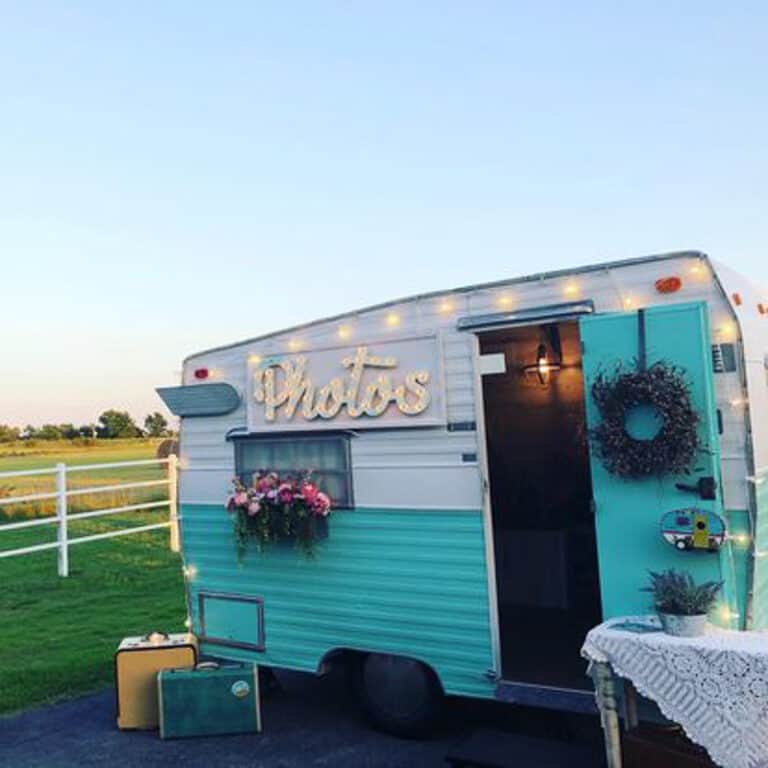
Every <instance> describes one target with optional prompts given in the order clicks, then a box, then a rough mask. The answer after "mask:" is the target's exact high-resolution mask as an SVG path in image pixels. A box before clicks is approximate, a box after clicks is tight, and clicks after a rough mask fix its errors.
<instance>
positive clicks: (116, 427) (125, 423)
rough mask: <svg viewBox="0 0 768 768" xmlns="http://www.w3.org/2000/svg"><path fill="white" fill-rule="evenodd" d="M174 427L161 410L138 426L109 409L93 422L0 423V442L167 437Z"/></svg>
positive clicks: (130, 419) (124, 415)
mask: <svg viewBox="0 0 768 768" xmlns="http://www.w3.org/2000/svg"><path fill="white" fill-rule="evenodd" d="M173 434H174V433H173V430H171V429H169V427H168V420H167V419H166V418H165V416H163V414H162V413H160V412H158V411H155V412H154V413H150V414H148V415H147V416H146V417H145V419H144V426H143V427H140V426H139V425H138V424H137V423H136V422H135V421H134V419H133V417H132V416H131V414H130V413H128V412H127V411H118V410H116V409H114V408H110V409H109V410H108V411H104V413H102V414H101V415H100V416H99V418H98V423H96V424H82V425H80V426H76V425H75V424H43V425H42V426H41V427H33V426H32V425H31V424H28V425H27V426H26V427H24V428H21V427H12V426H9V425H8V424H0V443H12V442H14V441H16V440H74V439H76V438H79V437H85V438H100V439H103V440H110V439H115V438H118V437H121V438H126V437H169V436H172V435H173Z"/></svg>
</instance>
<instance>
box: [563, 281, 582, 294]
mask: <svg viewBox="0 0 768 768" xmlns="http://www.w3.org/2000/svg"><path fill="white" fill-rule="evenodd" d="M563 292H564V293H565V295H566V296H575V295H576V294H577V293H578V292H579V286H578V285H576V283H566V286H565V288H563Z"/></svg>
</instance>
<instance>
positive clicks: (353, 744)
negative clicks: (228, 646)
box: [0, 672, 602, 768]
mask: <svg viewBox="0 0 768 768" xmlns="http://www.w3.org/2000/svg"><path fill="white" fill-rule="evenodd" d="M279 683H280V686H279V688H278V689H277V690H276V691H272V692H270V693H269V694H268V695H266V696H265V698H264V700H263V705H262V715H263V720H264V732H263V733H262V734H261V735H258V736H256V735H252V736H226V737H215V738H197V739H186V740H182V741H162V740H161V739H160V738H159V737H158V735H157V733H156V732H154V731H144V732H141V731H132V732H121V731H118V730H117V728H116V727H115V721H114V692H113V691H111V690H109V691H105V692H102V693H97V694H93V695H90V696H85V697H83V698H80V699H75V700H72V701H67V702H62V703H60V704H55V705H53V706H49V707H44V708H40V709H35V710H30V711H28V712H24V713H22V714H19V715H14V716H11V717H6V718H3V719H0V766H3V767H4V768H5V767H6V766H7V767H8V768H41V767H42V766H45V767H46V768H58V767H59V766H62V767H63V766H82V767H83V768H87V767H88V766H104V765H109V766H110V768H123V767H125V766H142V768H147V767H151V766H173V765H179V766H184V768H196V767H197V766H201V767H202V766H205V768H213V767H215V768H219V767H221V768H227V767H228V766H250V767H251V768H261V767H262V766H263V767H264V768H267V766H268V767H269V768H299V766H302V767H303V766H332V767H333V768H346V767H347V766H349V768H385V767H386V768H389V767H392V768H394V767H396V766H397V767H398V768H399V767H400V766H406V767H407V766H414V767H415V766H419V767H420V768H421V767H424V768H430V766H442V767H445V766H446V765H447V763H446V762H445V757H446V755H447V754H448V753H449V752H451V751H452V750H454V749H455V748H456V746H457V744H459V743H460V742H462V741H463V740H464V739H466V738H467V737H469V736H470V735H471V734H472V733H473V732H477V731H478V729H486V728H492V729H494V731H495V732H496V734H497V735H498V739H499V741H502V740H503V741H504V743H505V750H504V752H505V754H506V753H508V754H509V762H508V765H509V766H515V768H526V767H527V766H530V767H531V768H534V767H535V768H550V766H552V768H558V766H563V767H564V768H565V767H566V766H567V768H581V767H583V768H595V767H596V766H600V765H601V764H602V760H601V757H600V743H601V742H600V731H599V725H598V723H597V720H596V719H595V718H577V717H575V716H565V715H562V714H561V713H549V712H537V711H532V710H523V709H520V708H514V707H510V706H508V705H501V704H496V703H494V702H477V701H468V700H449V701H448V703H447V706H446V712H445V716H444V718H443V722H442V724H441V726H440V728H439V729H438V730H437V731H436V732H435V734H434V735H433V736H432V737H431V738H429V739H426V740H423V741H408V740H401V739H396V738H393V737H391V736H388V735H385V734H382V733H378V732H376V731H374V730H372V729H371V728H370V727H369V726H368V725H367V723H366V722H365V721H364V720H363V718H362V716H361V715H360V713H359V711H358V709H357V707H356V704H355V701H354V699H353V697H352V696H351V695H350V694H349V692H348V689H347V686H346V685H345V680H344V679H343V678H342V677H341V676H339V675H329V676H327V677H324V678H315V677H312V676H308V675H300V674H295V673H287V672H282V673H280V674H279ZM494 738H495V736H494ZM497 743H498V742H497ZM507 745H508V746H507Z"/></svg>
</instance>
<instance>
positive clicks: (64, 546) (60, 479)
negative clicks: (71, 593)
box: [56, 463, 69, 576]
mask: <svg viewBox="0 0 768 768" xmlns="http://www.w3.org/2000/svg"><path fill="white" fill-rule="evenodd" d="M56 518H57V520H58V523H57V527H58V541H59V576H69V543H68V541H67V465H66V464H61V463H59V464H57V465H56Z"/></svg>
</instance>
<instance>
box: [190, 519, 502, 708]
mask: <svg viewBox="0 0 768 768" xmlns="http://www.w3.org/2000/svg"><path fill="white" fill-rule="evenodd" d="M181 513H182V537H183V550H184V560H185V563H186V564H187V565H188V566H192V568H191V572H192V573H193V574H194V575H193V577H192V578H191V579H190V580H189V592H190V609H191V618H192V622H193V629H194V631H196V632H199V630H200V623H199V619H200V617H199V615H198V599H197V595H198V593H199V592H200V591H201V590H202V591H210V592H224V593H232V594H240V595H248V596H256V597H260V598H262V599H263V601H264V628H265V636H266V647H265V650H264V651H263V652H255V651H250V650H240V649H233V648H225V647H222V646H218V645H216V646H214V645H206V644H204V645H203V648H202V650H203V652H206V653H210V654H211V655H217V656H223V657H224V658H232V659H241V660H250V661H256V662H260V663H263V664H267V665H272V666H277V667H289V668H294V669H302V670H308V671H315V670H317V669H318V666H319V664H320V662H321V661H322V659H323V657H324V656H325V655H326V654H327V653H328V652H330V651H332V650H334V649H338V648H351V649H359V650H370V651H379V652H383V653H393V654H400V655H403V656H409V657H412V658H418V659H420V660H422V661H424V662H425V663H427V664H429V665H430V666H431V667H433V668H434V669H435V671H436V672H437V674H438V676H439V677H440V680H441V682H442V684H443V687H444V688H445V690H446V692H448V693H452V694H463V695H473V696H487V697H491V696H492V695H493V687H494V686H493V684H492V682H491V681H490V680H488V678H487V676H486V673H487V671H488V670H490V669H492V667H493V656H492V649H491V629H490V615H489V607H488V588H487V572H486V564H485V541H484V532H483V518H482V512H481V511H480V510H476V509H470V510H459V511H454V510H451V511H434V510H401V509H373V508H357V509H355V510H350V511H340V512H337V513H336V514H334V515H333V516H332V517H331V519H330V523H329V535H328V538H327V539H325V540H323V541H321V542H319V543H318V545H317V548H316V553H315V555H314V556H313V557H310V558H308V557H306V556H304V555H302V554H301V553H299V552H297V551H296V550H295V549H293V548H292V547H291V546H290V545H277V546H272V547H269V548H268V549H266V550H265V551H264V552H259V551H257V550H255V549H254V550H251V551H248V552H247V553H246V554H245V556H244V557H243V558H242V561H241V562H238V560H237V554H236V551H235V546H234V541H233V537H232V523H231V520H230V518H229V516H228V515H227V513H226V512H225V511H224V508H223V506H220V505H189V504H187V505H182V510H181ZM243 617H244V618H243V621H246V620H252V617H253V612H252V611H251V612H249V608H248V607H247V606H244V608H243ZM245 632H246V630H245V628H244V629H243V633H244V634H245ZM235 639H236V638H235Z"/></svg>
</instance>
